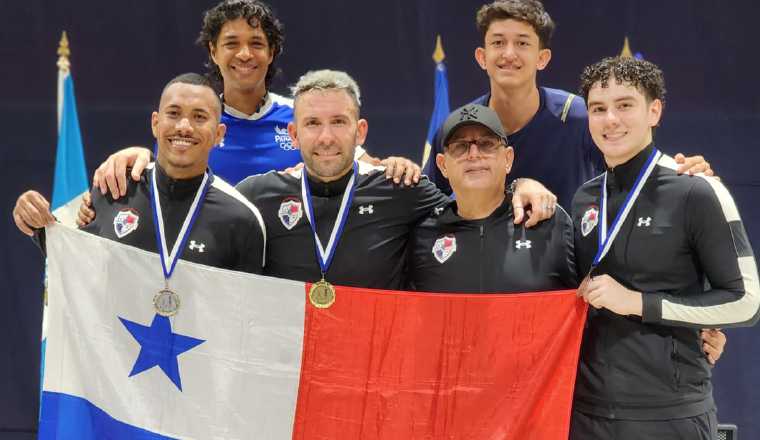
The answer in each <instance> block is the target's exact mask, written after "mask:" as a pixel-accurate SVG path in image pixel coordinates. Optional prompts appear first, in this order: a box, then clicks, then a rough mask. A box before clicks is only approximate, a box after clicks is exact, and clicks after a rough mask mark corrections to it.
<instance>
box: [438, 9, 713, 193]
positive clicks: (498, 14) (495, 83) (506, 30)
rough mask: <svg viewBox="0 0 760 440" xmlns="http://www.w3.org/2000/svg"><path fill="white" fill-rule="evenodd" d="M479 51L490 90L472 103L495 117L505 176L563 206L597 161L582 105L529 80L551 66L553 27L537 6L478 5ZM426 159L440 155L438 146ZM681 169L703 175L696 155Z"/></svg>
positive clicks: (598, 166)
mask: <svg viewBox="0 0 760 440" xmlns="http://www.w3.org/2000/svg"><path fill="white" fill-rule="evenodd" d="M476 20H477V27H478V30H479V31H480V34H481V35H482V36H483V46H482V47H478V48H477V49H475V60H476V61H477V63H478V65H479V66H480V67H481V68H482V69H483V70H484V71H486V73H487V74H488V79H489V83H490V90H489V92H488V93H486V94H485V95H483V96H481V97H479V98H477V99H475V100H474V101H473V103H475V104H481V105H484V106H487V107H490V108H491V109H493V110H494V111H496V113H497V114H498V115H499V119H500V120H501V122H502V124H503V125H504V129H505V131H506V133H507V136H508V137H509V141H510V145H511V146H512V147H513V148H514V149H515V154H516V157H517V158H518V159H517V160H516V161H515V163H514V167H513V169H512V172H511V173H510V177H512V178H519V177H530V178H533V179H536V180H538V181H539V182H541V183H543V184H544V185H545V186H546V187H547V188H548V189H549V190H550V191H551V192H553V193H554V194H556V195H557V199H558V202H559V203H560V204H561V205H563V206H565V207H567V206H569V204H570V201H571V200H572V196H573V193H575V190H576V189H577V188H578V187H579V186H580V185H581V184H582V183H583V182H585V181H587V180H588V179H590V178H592V177H594V176H596V175H597V174H599V173H600V172H601V171H602V170H603V163H602V160H601V156H600V154H599V152H598V150H597V149H596V147H595V146H594V143H593V141H592V139H591V136H590V134H589V131H588V123H587V121H588V118H587V113H586V106H585V104H584V102H583V99H581V98H579V97H577V96H575V95H573V94H571V93H568V92H566V91H564V90H559V89H552V88H548V87H538V86H537V83H536V75H537V73H538V71H540V70H544V69H545V68H546V67H547V66H548V65H549V61H550V60H551V56H552V52H551V38H552V34H553V32H554V22H553V21H552V19H551V17H550V16H549V14H548V13H547V12H546V10H545V9H544V7H543V5H542V4H541V2H540V1H538V0H503V1H496V2H493V3H490V4H486V5H484V6H482V7H481V8H480V10H479V11H478V13H477V18H476ZM433 148H434V151H433V152H431V154H430V155H429V157H431V158H434V157H436V154H437V153H443V148H442V145H441V143H440V139H435V141H434V142H433ZM676 158H677V160H679V161H681V163H684V166H683V167H682V170H686V169H689V168H691V169H690V170H689V171H690V172H695V173H696V172H700V171H707V172H708V173H710V174H711V171H710V170H709V164H707V163H706V162H704V161H703V159H702V158H701V157H699V156H697V157H694V158H690V159H689V160H686V161H685V162H684V158H683V156H682V155H677V156H676ZM423 169H424V172H425V174H427V175H428V176H429V177H430V178H431V180H433V182H435V183H436V185H438V187H439V188H441V189H442V190H444V191H446V192H450V191H451V189H450V187H449V185H448V182H447V181H446V179H445V178H444V177H443V176H442V175H441V173H440V171H439V170H438V168H437V167H436V166H435V162H434V161H432V160H431V161H428V163H426V164H423Z"/></svg>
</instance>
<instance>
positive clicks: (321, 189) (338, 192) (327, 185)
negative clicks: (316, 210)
mask: <svg viewBox="0 0 760 440" xmlns="http://www.w3.org/2000/svg"><path fill="white" fill-rule="evenodd" d="M303 172H304V173H305V172H306V169H305V168H304V170H303ZM353 173H354V170H353V168H351V169H349V170H348V172H347V173H346V174H345V175H343V177H341V178H340V179H338V180H333V181H332V182H322V181H319V180H316V179H314V178H312V177H311V176H310V175H308V174H306V177H307V178H308V179H309V189H310V190H311V195H313V196H317V197H334V196H342V195H343V193H344V192H345V191H346V186H348V181H349V180H350V179H351V176H352V175H353Z"/></svg>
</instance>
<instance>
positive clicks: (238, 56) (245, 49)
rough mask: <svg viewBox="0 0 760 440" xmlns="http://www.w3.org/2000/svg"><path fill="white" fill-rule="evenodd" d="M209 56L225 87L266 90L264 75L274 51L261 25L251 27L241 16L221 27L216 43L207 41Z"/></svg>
mask: <svg viewBox="0 0 760 440" xmlns="http://www.w3.org/2000/svg"><path fill="white" fill-rule="evenodd" d="M209 50H210V52H211V59H212V60H213V61H214V63H215V64H216V65H217V66H218V67H219V71H220V72H221V74H222V78H223V79H224V88H225V93H229V92H228V90H239V91H244V92H247V91H253V90H257V89H259V91H261V92H262V94H263V91H264V90H266V82H265V78H266V74H267V70H268V69H269V65H270V64H271V63H272V59H273V52H272V48H271V47H270V46H269V42H268V41H267V37H266V35H265V34H264V31H263V30H262V29H261V26H257V27H255V28H254V27H251V25H250V24H248V21H247V20H246V19H244V18H238V19H235V20H230V21H228V22H226V23H224V25H223V26H222V29H221V31H220V32H219V37H218V38H217V40H216V42H215V43H209Z"/></svg>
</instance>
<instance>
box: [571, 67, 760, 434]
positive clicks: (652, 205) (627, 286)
mask: <svg viewBox="0 0 760 440" xmlns="http://www.w3.org/2000/svg"><path fill="white" fill-rule="evenodd" d="M581 94H582V95H583V97H584V98H585V99H586V102H587V104H588V112H589V116H588V121H589V130H590V133H591V136H592V138H593V140H594V142H595V143H596V145H597V146H598V147H599V150H600V151H601V153H602V155H603V157H604V162H605V166H606V170H607V171H606V172H605V173H604V174H602V175H601V176H599V177H597V178H595V179H593V180H591V181H589V182H586V183H585V184H583V186H581V187H580V188H579V189H578V192H577V193H576V194H575V197H574V199H573V205H572V206H573V209H572V212H573V223H574V224H575V253H576V261H577V267H578V272H579V273H580V274H587V276H586V278H585V279H584V281H583V283H582V284H581V287H580V288H579V295H581V296H582V297H583V299H584V300H585V301H586V302H588V303H589V304H590V305H591V306H592V308H591V309H590V310H589V318H588V323H587V327H586V330H585V334H584V339H583V341H584V342H583V348H582V351H581V358H580V363H579V368H578V379H577V382H576V389H575V402H574V409H573V421H572V427H571V439H578V440H580V439H590V438H615V439H622V440H626V439H689V440H693V439H714V438H716V436H717V421H716V409H715V403H714V401H713V397H712V384H711V379H710V376H711V368H710V365H709V362H708V359H707V358H706V357H705V355H704V354H703V353H702V350H701V349H700V345H701V341H700V332H699V329H700V328H702V327H726V326H748V325H753V324H755V323H756V322H757V319H758V316H760V315H759V314H758V310H759V309H760V284H758V274H757V266H756V263H755V259H754V256H753V253H752V248H751V247H750V245H749V240H748V238H747V234H746V232H745V230H744V226H743V225H742V222H741V218H740V217H739V213H738V211H737V208H736V205H735V203H734V201H733V198H732V197H731V195H730V194H729V192H728V190H727V189H726V188H725V187H724V186H723V185H722V184H721V182H720V181H719V180H717V179H716V178H713V177H706V176H703V175H697V176H684V175H678V174H677V173H676V168H677V165H676V162H675V160H674V159H673V158H671V157H670V156H667V155H665V154H662V153H661V152H660V151H659V150H658V147H657V146H655V143H654V142H653V131H654V128H655V127H656V126H657V125H658V124H659V121H660V118H661V116H662V111H663V105H664V96H665V83H664V79H663V75H662V72H661V71H660V69H659V68H658V67H657V66H656V65H654V64H653V63H650V62H648V61H644V60H636V59H633V58H606V59H604V60H602V61H600V62H598V63H596V64H593V65H591V66H588V67H586V69H585V70H584V71H583V74H582V76H581Z"/></svg>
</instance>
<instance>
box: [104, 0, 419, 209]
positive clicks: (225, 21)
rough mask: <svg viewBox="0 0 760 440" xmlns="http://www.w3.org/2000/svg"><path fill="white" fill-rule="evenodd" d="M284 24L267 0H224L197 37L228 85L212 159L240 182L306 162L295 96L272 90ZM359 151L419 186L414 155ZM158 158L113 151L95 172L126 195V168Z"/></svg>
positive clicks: (213, 72)
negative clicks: (294, 124)
mask: <svg viewBox="0 0 760 440" xmlns="http://www.w3.org/2000/svg"><path fill="white" fill-rule="evenodd" d="M284 38H285V35H284V29H283V25H282V23H281V22H280V20H279V19H278V18H277V16H276V15H275V14H274V12H273V11H272V8H271V7H270V6H269V5H267V4H266V3H265V2H263V1H261V0H224V1H222V2H220V3H219V4H217V5H216V6H214V7H213V8H211V9H209V10H208V11H206V13H205V14H204V16H203V25H202V27H201V31H200V35H199V37H198V40H197V43H198V45H199V46H201V47H203V48H204V49H206V50H207V53H208V61H207V62H206V67H207V68H208V76H209V78H210V79H211V80H212V81H214V82H215V85H216V87H217V88H218V89H219V90H221V91H222V100H223V103H224V108H223V110H224V111H223V113H222V123H223V124H224V125H226V126H227V133H226V135H225V137H224V139H222V141H221V142H220V143H219V145H218V146H217V148H214V149H213V150H212V151H211V155H210V158H209V166H210V168H211V169H212V170H214V173H216V175H217V176H220V177H222V178H223V179H224V180H226V181H227V182H229V183H230V184H232V185H235V184H237V183H238V182H240V181H241V180H243V179H244V178H245V177H247V176H250V175H254V174H262V173H266V172H267V171H270V170H283V169H285V168H289V167H293V166H295V165H296V164H298V163H299V162H300V161H301V156H300V153H299V152H298V149H297V148H296V147H294V146H293V143H292V140H291V139H290V136H289V135H288V131H287V126H288V123H289V122H290V121H292V119H293V100H292V99H290V98H286V97H284V96H281V95H278V94H276V93H273V92H271V91H270V90H269V89H270V87H271V84H272V80H273V78H274V76H275V75H276V73H277V71H278V68H277V67H276V63H277V59H278V57H279V56H280V54H281V53H282V49H283V42H284ZM356 158H357V159H359V160H362V161H366V162H371V163H373V164H375V165H377V164H381V163H382V165H385V166H386V176H388V177H392V178H393V179H394V181H396V182H397V183H400V182H401V180H402V178H403V179H404V183H405V184H407V185H411V184H412V183H413V182H414V183H416V182H417V181H418V180H419V175H420V169H419V167H418V166H417V165H416V164H414V163H413V162H412V161H410V160H408V159H404V158H400V157H389V158H387V159H385V160H383V161H380V160H378V159H376V158H373V157H372V156H370V155H369V154H367V153H366V151H365V150H364V149H363V148H362V147H361V146H358V147H357V152H356ZM149 161H150V150H149V149H147V148H145V147H130V148H127V149H124V150H122V151H119V152H117V153H115V154H113V155H111V156H110V157H109V158H108V160H107V161H106V162H104V163H103V164H102V165H101V166H100V167H99V168H98V169H97V170H96V172H95V177H94V179H93V182H94V183H95V184H96V185H97V186H98V187H99V188H100V190H101V193H103V194H105V193H106V192H107V190H108V189H110V191H111V194H112V196H113V197H114V198H118V197H119V196H120V195H124V191H125V189H126V169H127V167H132V170H131V177H132V179H139V176H140V173H141V172H142V170H143V169H144V168H145V165H146V164H147V163H148V162H149Z"/></svg>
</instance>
